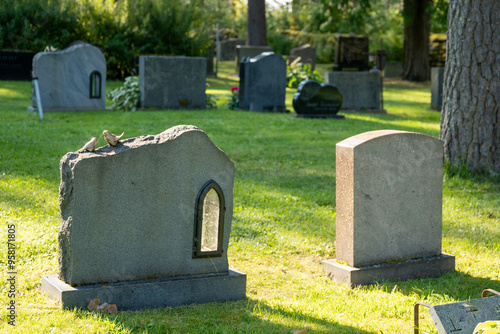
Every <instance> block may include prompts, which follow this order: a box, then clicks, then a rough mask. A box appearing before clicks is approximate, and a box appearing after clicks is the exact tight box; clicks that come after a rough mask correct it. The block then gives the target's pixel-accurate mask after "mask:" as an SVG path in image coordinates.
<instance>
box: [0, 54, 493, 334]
mask: <svg viewBox="0 0 500 334" xmlns="http://www.w3.org/2000/svg"><path fill="white" fill-rule="evenodd" d="M233 67H234V63H232V62H225V63H222V64H221V67H220V69H221V73H220V74H219V76H218V78H217V79H215V78H209V79H208V81H209V83H210V87H209V91H208V92H209V93H210V94H215V95H217V96H219V97H220V98H221V99H222V98H223V97H224V96H226V95H229V94H230V88H231V87H232V86H237V85H238V80H237V78H236V77H234V76H232V75H231V74H232V69H233ZM326 69H327V66H322V71H324V70H326ZM119 84H120V83H117V82H108V86H107V88H108V91H109V89H110V87H111V88H113V87H117V86H118V85H119ZM384 88H385V92H384V100H385V108H386V109H387V111H388V114H387V115H380V114H364V113H346V114H345V115H346V119H344V120H329V119H301V118H295V117H293V113H292V114H277V113H252V112H245V111H232V110H227V109H218V110H201V111H200V110H198V111H172V110H165V111H138V112H111V111H96V112H76V113H46V114H45V119H44V121H39V120H38V115H37V114H29V113H27V112H26V107H27V106H28V105H30V104H31V84H30V83H29V82H12V81H2V82H0V224H1V226H2V228H1V229H0V240H1V245H2V249H1V250H0V261H1V263H2V268H3V269H2V274H5V275H2V276H0V277H2V280H1V281H0V284H1V289H2V290H1V291H0V305H2V306H1V308H2V311H1V312H2V313H1V314H2V315H3V316H2V317H1V318H0V331H2V332H9V333H290V332H291V331H292V330H294V329H304V328H307V331H308V333H409V332H410V331H411V330H412V326H413V305H414V303H415V302H426V303H429V304H441V303H446V302H452V301H459V300H465V299H468V298H479V296H480V293H481V291H482V289H484V288H493V289H496V290H500V283H499V282H498V279H499V276H500V241H499V240H500V227H499V226H500V224H499V223H500V184H499V183H498V182H497V181H494V180H488V179H485V178H467V179H461V178H459V177H457V176H451V175H446V177H445V180H444V191H443V251H444V252H446V253H449V254H453V255H455V256H456V272H455V273H449V274H446V275H444V276H442V277H440V278H436V279H414V280H409V281H405V282H399V281H394V282H379V283H377V284H374V285H372V286H368V287H358V288H355V289H349V288H347V287H345V286H338V285H336V284H335V283H333V282H332V281H330V280H329V279H328V278H327V277H326V275H325V274H324V273H323V272H322V271H321V265H320V264H321V260H323V259H330V258H334V257H335V244H334V240H335V211H336V210H335V144H336V143H337V142H339V141H341V140H343V139H345V138H348V137H350V136H352V135H355V134H358V133H361V132H365V131H372V130H379V129H397V130H407V131H416V132H421V133H425V134H429V135H432V136H435V137H438V136H439V118H440V114H439V113H438V112H435V111H432V110H430V108H429V105H430V87H429V83H424V84H410V83H405V82H402V81H398V80H391V81H386V82H385V85H384ZM293 94H294V91H293V90H291V89H290V90H288V91H287V106H288V108H289V109H291V110H292V106H291V97H292V96H293ZM109 105H110V103H108V106H109ZM178 124H193V125H196V126H198V127H199V128H201V129H202V130H204V131H205V132H206V133H207V134H208V136H209V137H210V138H211V139H212V141H213V142H214V143H215V144H216V145H217V146H219V147H220V148H221V149H222V150H224V152H225V153H226V154H227V155H228V156H229V157H230V158H231V159H232V160H233V161H234V163H235V167H236V177H235V187H234V218H233V227H232V234H231V240H230V246H229V250H228V257H229V262H230V265H231V266H233V267H235V268H237V269H239V270H241V271H243V272H244V273H246V274H247V275H248V276H247V277H248V279H247V298H246V299H245V300H242V301H237V302H228V303H211V304H204V305H189V306H183V307H176V308H167V309H158V310H146V311H137V312H118V313H117V314H113V315H104V314H95V313H91V312H88V311H85V310H64V311H63V310H61V309H60V306H59V305H58V304H57V303H55V302H53V301H51V300H49V299H47V298H46V297H45V296H44V294H43V293H42V292H41V291H40V279H41V276H42V275H46V274H54V273H57V271H58V263H57V232H58V230H59V224H60V219H59V208H58V205H59V204H58V186H59V169H58V168H59V160H60V158H61V157H62V156H63V155H64V154H65V153H66V152H68V151H75V150H76V149H78V148H80V147H81V146H83V144H85V142H86V141H88V140H89V139H90V137H92V136H99V135H100V134H101V132H102V130H104V129H108V130H110V131H111V132H113V133H120V132H121V131H125V137H135V136H139V135H143V134H158V133H160V132H162V131H164V130H165V129H168V128H170V127H171V126H175V125H178ZM103 143H104V141H103V140H102V138H101V139H100V141H99V143H98V145H99V146H102V145H103ZM408 205H411V203H408ZM12 223H15V224H16V231H17V235H16V237H17V244H18V249H17V253H16V256H17V264H18V267H17V269H18V275H17V291H18V294H17V296H16V301H17V304H18V305H17V306H18V309H17V325H16V326H15V327H11V326H9V325H8V324H7V318H6V305H7V303H8V302H9V300H10V299H9V298H8V297H7V288H6V278H7V277H6V276H7V275H6V273H7V268H6V256H7V249H6V247H7V246H6V242H7V225H8V224H12ZM145 242H147V240H145ZM119 307H120V305H118V308H119ZM421 322H422V323H423V325H422V326H423V328H424V329H427V330H431V329H432V328H433V325H432V323H431V321H430V318H429V316H428V315H427V314H426V312H423V315H422V319H421Z"/></svg>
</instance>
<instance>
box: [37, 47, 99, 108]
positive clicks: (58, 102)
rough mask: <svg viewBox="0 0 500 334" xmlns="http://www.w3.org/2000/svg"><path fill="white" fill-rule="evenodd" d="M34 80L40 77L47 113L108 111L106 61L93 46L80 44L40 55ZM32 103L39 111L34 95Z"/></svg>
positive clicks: (43, 102) (43, 104)
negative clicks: (106, 109)
mask: <svg viewBox="0 0 500 334" xmlns="http://www.w3.org/2000/svg"><path fill="white" fill-rule="evenodd" d="M33 78H38V86H39V88H40V98H41V103H42V108H43V110H44V111H71V110H96V109H98V110H99V109H101V110H102V109H105V108H106V58H105V57H104V54H103V53H102V51H101V50H100V49H99V48H97V47H95V46H93V45H90V44H87V43H83V42H79V43H75V44H73V45H72V46H70V47H68V48H66V49H64V50H61V51H55V52H39V53H37V54H36V55H35V57H34V58H33ZM92 83H94V85H93V84H92ZM32 103H33V107H34V108H37V102H36V97H35V94H34V93H33V98H32Z"/></svg>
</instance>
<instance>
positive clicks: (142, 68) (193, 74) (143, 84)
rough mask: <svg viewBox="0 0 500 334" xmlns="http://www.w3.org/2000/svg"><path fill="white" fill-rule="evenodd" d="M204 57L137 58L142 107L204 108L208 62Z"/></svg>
mask: <svg viewBox="0 0 500 334" xmlns="http://www.w3.org/2000/svg"><path fill="white" fill-rule="evenodd" d="M206 61H207V60H206V59H205V58H203V57H167V56H140V57H139V90H140V93H141V102H140V104H141V107H143V108H159V109H205V106H206V94H205V89H206V78H207V64H206Z"/></svg>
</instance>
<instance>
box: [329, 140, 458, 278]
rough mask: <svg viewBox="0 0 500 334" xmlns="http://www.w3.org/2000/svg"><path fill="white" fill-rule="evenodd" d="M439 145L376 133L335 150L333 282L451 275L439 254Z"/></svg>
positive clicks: (450, 264) (450, 262) (450, 263)
mask: <svg viewBox="0 0 500 334" xmlns="http://www.w3.org/2000/svg"><path fill="white" fill-rule="evenodd" d="M443 158H444V153H443V143H442V141H441V140H439V139H437V138H434V137H431V136H427V135H422V134H418V133H411V132H404V131H395V130H381V131H371V132H366V133H362V134H359V135H356V136H353V137H350V138H348V139H345V140H343V141H341V142H340V143H338V144H337V150H336V161H337V163H336V168H337V169H336V170H337V171H336V173H337V174H336V175H337V176H336V178H337V201H336V203H337V223H336V247H337V260H338V261H341V262H347V264H348V266H344V265H340V264H338V263H337V262H336V261H335V260H333V261H332V260H328V261H325V262H324V268H325V269H326V270H327V271H328V272H329V273H330V275H331V276H333V277H334V278H335V279H336V280H339V281H343V282H349V283H351V284H354V285H357V284H369V283H371V282H372V281H373V280H374V279H376V278H381V279H407V278H412V277H432V276H437V275H440V274H442V273H444V272H446V271H452V270H454V257H453V256H450V255H446V254H442V253H441V242H442V191H443V189H442V185H443V161H444V160H443Z"/></svg>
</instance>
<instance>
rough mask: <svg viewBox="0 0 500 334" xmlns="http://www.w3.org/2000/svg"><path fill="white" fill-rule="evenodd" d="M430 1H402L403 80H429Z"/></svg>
mask: <svg viewBox="0 0 500 334" xmlns="http://www.w3.org/2000/svg"><path fill="white" fill-rule="evenodd" d="M431 1H432V0H404V3H403V20H404V35H405V40H404V55H403V78H404V79H405V80H410V81H425V80H427V79H428V78H429V34H430V31H431V25H430V15H429V13H428V12H427V9H428V7H429V5H430V4H431Z"/></svg>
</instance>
